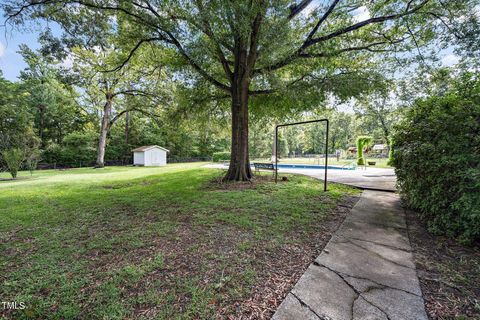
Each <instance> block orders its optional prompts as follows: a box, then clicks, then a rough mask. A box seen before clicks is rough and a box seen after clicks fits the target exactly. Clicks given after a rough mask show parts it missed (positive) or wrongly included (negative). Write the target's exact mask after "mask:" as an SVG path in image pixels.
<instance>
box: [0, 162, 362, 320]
mask: <svg viewBox="0 0 480 320" xmlns="http://www.w3.org/2000/svg"><path fill="white" fill-rule="evenodd" d="M202 165H203V164H202V163H195V164H172V165H168V166H166V167H160V168H133V167H108V168H105V169H97V170H95V169H91V168H84V169H72V170H65V171H58V170H56V171H54V170H49V171H38V172H35V173H34V174H33V176H30V173H25V172H22V173H21V174H20V178H19V180H17V181H0V252H1V256H0V301H16V302H18V303H19V302H23V303H24V304H25V305H26V309H24V310H16V311H12V310H3V311H1V310H0V317H2V316H3V318H6V319H127V318H128V319H130V318H135V319H199V318H200V319H210V318H219V317H220V318H221V317H226V316H232V317H239V316H243V315H248V314H253V313H254V312H263V311H262V310H264V311H265V312H266V313H265V314H266V315H268V314H271V312H272V310H271V309H272V308H273V307H275V305H278V303H280V301H274V302H269V301H268V299H267V298H268V297H269V295H270V296H272V297H278V295H279V294H284V292H285V291H286V290H288V289H289V288H290V287H291V286H292V285H293V283H289V282H288V281H290V282H294V281H295V280H296V279H297V278H298V276H299V275H300V274H301V273H302V272H303V269H302V268H305V267H306V266H307V265H308V263H309V262H310V261H311V260H312V259H313V256H314V255H315V254H317V253H318V250H321V247H320V249H319V248H317V247H318V246H319V243H321V241H327V240H328V238H329V237H330V233H331V232H333V231H332V230H331V229H332V228H333V226H334V225H335V224H333V222H332V221H334V220H335V217H334V216H335V214H338V213H336V212H337V211H336V210H337V209H338V208H339V207H337V205H338V204H339V203H343V202H345V199H347V198H349V199H352V196H355V195H358V191H357V190H354V189H351V188H348V187H345V186H341V185H334V184H331V185H330V190H329V192H328V193H326V194H324V193H322V192H321V188H322V184H321V183H320V181H318V180H313V179H310V178H307V177H301V176H289V181H287V182H282V183H279V184H278V185H275V184H274V183H273V182H272V181H271V180H270V178H267V177H268V174H264V177H263V178H262V179H257V181H256V182H254V183H252V184H249V183H230V184H220V183H218V182H216V181H217V180H218V178H220V177H221V174H222V172H221V171H220V170H215V169H205V168H202V167H201V166H202ZM0 177H1V178H7V176H6V175H4V174H2V175H1V176H0ZM350 204H351V203H350ZM336 208H337V209H336ZM337 220H338V219H337ZM336 223H337V224H338V223H339V222H338V221H336ZM275 279H276V280H275ZM282 292H283V293H282ZM275 294H276V296H275ZM262 299H263V300H262ZM266 299H267V300H266ZM264 300H265V301H264ZM262 303H263V304H262ZM259 310H260V311H259ZM1 312H3V313H1Z"/></svg>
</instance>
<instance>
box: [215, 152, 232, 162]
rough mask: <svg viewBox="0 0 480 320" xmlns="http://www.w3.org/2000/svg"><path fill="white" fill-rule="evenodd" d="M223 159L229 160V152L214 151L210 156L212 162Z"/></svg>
mask: <svg viewBox="0 0 480 320" xmlns="http://www.w3.org/2000/svg"><path fill="white" fill-rule="evenodd" d="M224 160H230V152H228V151H227V152H215V153H214V154H213V156H212V161H213V162H219V161H224Z"/></svg>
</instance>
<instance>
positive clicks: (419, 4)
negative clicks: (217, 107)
mask: <svg viewBox="0 0 480 320" xmlns="http://www.w3.org/2000/svg"><path fill="white" fill-rule="evenodd" d="M474 2H475V0H457V1H448V2H444V1H440V0H403V1H402V0H397V1H391V0H381V1H361V0H343V1H342V0H329V1H312V0H301V1H295V0H270V1H268V0H236V1H227V0H192V1H184V0H135V1H118V0H117V1H114V0H12V1H10V2H9V3H8V5H7V6H6V12H7V13H8V14H9V16H10V19H11V21H15V20H16V21H19V20H21V19H22V17H24V16H25V14H30V13H33V14H34V15H43V16H46V15H49V14H50V15H51V16H55V14H56V13H57V12H64V11H68V10H70V11H69V12H70V13H71V14H73V15H74V14H75V11H76V8H78V7H80V6H83V7H86V8H88V9H90V10H92V11H98V10H101V11H104V12H109V13H111V14H112V16H116V17H122V19H124V20H125V21H128V26H129V28H128V34H127V35H126V37H125V38H124V41H125V43H131V49H130V54H129V55H128V56H127V58H126V59H125V61H123V63H120V65H119V68H120V67H121V66H122V65H123V64H124V63H127V62H128V60H129V59H130V58H131V57H133V56H135V53H136V51H137V50H138V49H139V48H141V47H142V46H143V45H145V44H147V43H150V44H152V43H153V44H155V45H156V46H160V47H162V48H166V49H170V50H172V51H174V52H175V53H176V54H177V55H178V59H173V60H176V63H177V64H181V65H183V66H185V68H183V74H182V75H176V77H177V78H178V79H183V80H184V81H185V83H187V84H188V83H190V84H192V85H194V84H195V82H197V81H205V82H208V83H209V84H210V85H211V91H212V92H214V93H215V94H218V93H220V94H223V95H225V96H227V97H228V98H229V99H230V104H231V117H232V124H231V130H232V141H231V160H230V166H229V169H228V172H227V174H226V176H225V179H226V180H249V179H251V177H252V172H251V169H250V163H249V157H248V154H249V151H248V127H249V126H248V122H249V100H251V98H252V97H257V96H261V95H268V94H272V93H277V94H278V92H286V94H288V92H289V91H288V90H289V89H291V88H295V89H296V90H297V91H296V92H297V93H298V90H302V89H305V94H309V93H312V92H313V93H314V92H315V91H316V90H317V91H320V90H323V91H331V92H335V90H336V88H335V86H332V85H329V84H330V83H336V84H339V85H340V86H341V85H342V83H340V82H339V81H338V79H341V80H345V82H346V83H347V85H350V81H351V79H356V80H358V81H355V82H354V83H355V85H357V84H359V83H361V82H362V78H364V79H363V80H364V82H368V81H369V79H368V74H365V70H366V68H367V67H366V66H368V62H374V61H375V59H376V57H378V56H380V55H381V56H383V57H385V56H387V55H388V54H398V53H399V54H402V53H403V52H407V51H410V50H414V49H416V47H420V46H425V45H427V44H428V43H430V42H431V41H432V40H434V39H435V38H436V34H437V33H438V32H441V31H444V30H445V29H448V21H451V19H452V18H453V16H454V15H456V14H459V15H460V14H465V13H464V12H461V11H462V10H464V9H465V8H468V6H472V5H474ZM312 8H315V9H313V10H312ZM442 18H443V19H442ZM114 23H115V22H114V21H112V24H114ZM200 79H201V80H200ZM302 85H305V86H304V87H302ZM351 89H352V90H353V91H355V87H354V85H351ZM290 92H291V91H290ZM302 94H303V92H302ZM278 97H280V98H281V95H279V96H278ZM299 98H300V99H302V98H303V97H301V96H300V97H299ZM290 102H292V101H290ZM268 106H269V107H270V106H271V105H269V104H268ZM290 106H292V104H291V103H290ZM311 106H312V107H313V106H315V104H312V105H311Z"/></svg>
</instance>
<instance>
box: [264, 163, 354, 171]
mask: <svg viewBox="0 0 480 320" xmlns="http://www.w3.org/2000/svg"><path fill="white" fill-rule="evenodd" d="M273 165H275V164H273ZM278 168H279V169H321V170H323V169H325V166H320V165H315V164H287V163H282V164H280V163H279V164H278ZM327 169H328V170H330V169H332V170H354V168H348V167H337V166H327Z"/></svg>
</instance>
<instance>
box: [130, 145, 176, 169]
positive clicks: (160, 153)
mask: <svg viewBox="0 0 480 320" xmlns="http://www.w3.org/2000/svg"><path fill="white" fill-rule="evenodd" d="M132 152H133V165H135V166H164V165H166V164H167V152H169V151H168V150H167V149H165V148H162V147H159V146H143V147H139V148H136V149H133V150H132Z"/></svg>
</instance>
